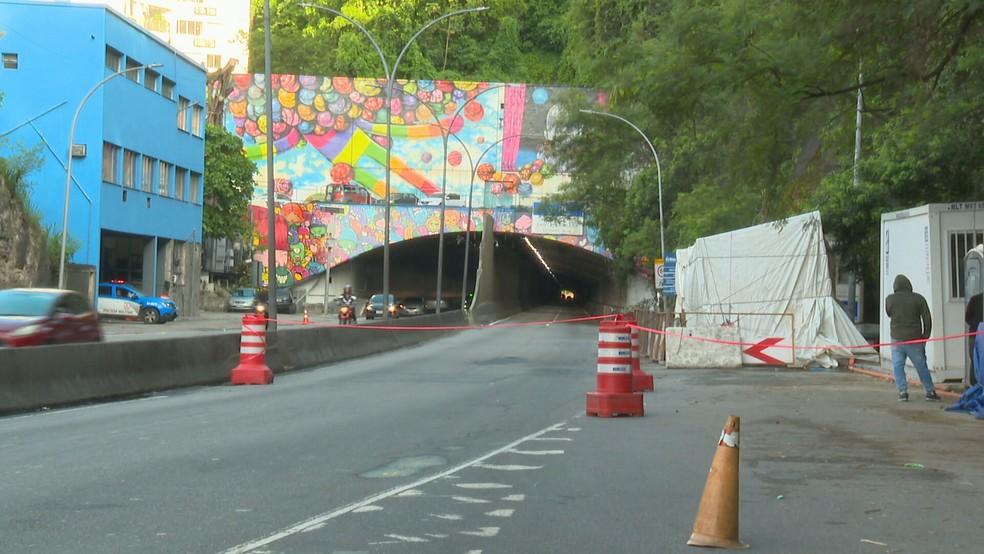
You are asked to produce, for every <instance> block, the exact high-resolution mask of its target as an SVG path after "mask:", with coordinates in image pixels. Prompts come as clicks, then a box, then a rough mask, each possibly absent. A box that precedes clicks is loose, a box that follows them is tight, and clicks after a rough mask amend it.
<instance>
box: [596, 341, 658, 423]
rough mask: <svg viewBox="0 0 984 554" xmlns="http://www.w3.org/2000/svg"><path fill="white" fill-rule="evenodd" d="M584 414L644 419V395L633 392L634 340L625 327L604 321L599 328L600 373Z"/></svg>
mask: <svg viewBox="0 0 984 554" xmlns="http://www.w3.org/2000/svg"><path fill="white" fill-rule="evenodd" d="M595 383H596V385H595V388H596V389H597V390H596V391H594V392H589V393H588V394H587V398H586V400H585V409H584V411H585V413H587V414H588V415H589V416H595V417H615V416H619V415H626V416H639V417H641V416H643V415H645V409H644V407H643V400H642V393H640V392H634V391H633V390H632V336H631V333H630V331H629V326H628V324H626V323H621V322H616V321H602V322H601V323H600V324H599V326H598V372H597V375H596V376H595Z"/></svg>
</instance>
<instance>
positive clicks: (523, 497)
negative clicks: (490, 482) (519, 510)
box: [502, 494, 526, 502]
mask: <svg viewBox="0 0 984 554" xmlns="http://www.w3.org/2000/svg"><path fill="white" fill-rule="evenodd" d="M502 499H503V500H505V501H506V502H522V501H524V500H526V495H525V494H510V495H509V496H503V497H502Z"/></svg>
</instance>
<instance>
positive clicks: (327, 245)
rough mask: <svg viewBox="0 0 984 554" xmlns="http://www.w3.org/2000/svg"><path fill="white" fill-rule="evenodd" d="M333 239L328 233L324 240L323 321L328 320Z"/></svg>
mask: <svg viewBox="0 0 984 554" xmlns="http://www.w3.org/2000/svg"><path fill="white" fill-rule="evenodd" d="M334 243H335V237H334V236H333V235H332V234H331V233H328V236H327V237H326V238H325V249H326V250H328V255H327V256H326V257H325V319H327V318H328V282H329V281H331V248H332V246H334Z"/></svg>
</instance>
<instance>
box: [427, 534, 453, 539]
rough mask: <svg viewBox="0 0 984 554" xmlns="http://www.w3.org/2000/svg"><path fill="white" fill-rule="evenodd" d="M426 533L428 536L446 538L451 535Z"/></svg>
mask: <svg viewBox="0 0 984 554" xmlns="http://www.w3.org/2000/svg"><path fill="white" fill-rule="evenodd" d="M424 534H425V535H427V536H428V537H433V538H435V539H446V538H448V536H449V535H447V534H445V533H424Z"/></svg>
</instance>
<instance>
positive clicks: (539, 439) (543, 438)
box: [530, 437, 574, 442]
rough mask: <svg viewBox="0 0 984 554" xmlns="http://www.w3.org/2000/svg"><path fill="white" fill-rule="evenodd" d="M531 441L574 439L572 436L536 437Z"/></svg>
mask: <svg viewBox="0 0 984 554" xmlns="http://www.w3.org/2000/svg"><path fill="white" fill-rule="evenodd" d="M530 440H531V441H568V442H569V441H572V440H574V439H572V438H570V437H537V438H535V439H530Z"/></svg>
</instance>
